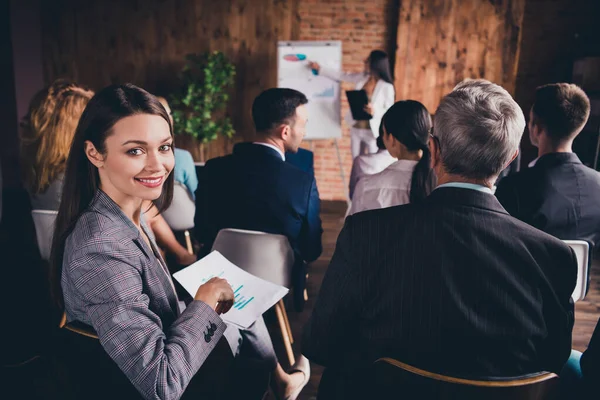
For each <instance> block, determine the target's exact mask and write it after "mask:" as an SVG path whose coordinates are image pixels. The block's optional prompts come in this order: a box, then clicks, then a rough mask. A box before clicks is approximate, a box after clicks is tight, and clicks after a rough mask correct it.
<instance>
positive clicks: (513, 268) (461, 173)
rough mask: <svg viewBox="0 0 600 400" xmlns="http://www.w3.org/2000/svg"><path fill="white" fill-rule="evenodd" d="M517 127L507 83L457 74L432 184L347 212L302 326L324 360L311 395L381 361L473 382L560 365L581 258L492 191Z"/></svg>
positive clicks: (334, 391)
mask: <svg viewBox="0 0 600 400" xmlns="http://www.w3.org/2000/svg"><path fill="white" fill-rule="evenodd" d="M500 110H501V111H500ZM473 115H477V116H478V118H473ZM524 125H525V119H524V116H523V114H522V112H521V111H520V108H519V106H518V105H517V104H516V102H514V100H513V99H512V98H511V97H510V95H509V94H508V93H507V92H506V91H505V90H504V89H502V88H500V87H499V86H497V85H494V84H492V83H490V82H487V81H468V82H464V83H462V84H460V85H459V86H457V88H455V90H454V91H453V92H452V93H450V94H449V95H447V96H446V97H445V98H444V99H442V102H441V103H440V106H439V108H438V110H437V112H436V114H435V121H434V126H435V135H432V138H431V140H430V142H429V147H430V149H431V157H432V161H431V164H432V166H433V168H434V170H435V172H436V175H437V179H438V184H439V186H438V187H437V188H436V189H435V190H434V191H433V192H432V193H431V194H430V195H429V196H428V197H427V198H425V199H424V200H422V201H420V202H411V204H407V205H402V206H396V207H391V208H386V209H380V210H371V211H366V212H363V213H359V214H356V215H353V216H350V217H348V218H347V219H346V224H345V226H344V228H343V230H342V232H341V233H340V236H339V238H338V242H337V244H336V249H335V253H334V255H333V257H332V260H331V264H330V265H329V267H328V269H327V273H326V275H325V278H324V280H323V284H322V286H321V290H320V293H319V298H318V299H317V302H316V304H315V307H314V311H313V315H312V316H311V319H310V321H309V323H308V325H307V326H306V327H305V331H304V338H303V339H304V340H303V346H302V348H303V350H304V352H305V354H306V355H307V357H308V358H309V359H311V360H312V361H314V362H316V363H318V364H322V365H324V366H325V367H326V370H325V372H324V374H323V379H322V381H321V387H320V391H319V398H344V395H346V396H349V395H350V393H356V392H358V391H360V390H361V389H362V388H363V387H364V386H363V385H362V384H361V377H363V376H365V374H366V372H367V371H368V370H369V368H370V366H371V365H372V363H373V362H374V361H375V360H377V359H378V358H380V357H393V358H396V359H398V360H399V361H401V362H404V363H407V364H410V365H413V366H416V367H418V368H421V369H425V370H428V371H432V372H437V373H442V374H445V375H449V376H455V377H471V378H479V379H486V378H489V377H511V376H516V375H522V374H527V373H532V372H538V371H543V370H548V371H553V372H558V371H560V369H561V368H562V366H563V364H564V362H565V361H566V360H567V358H568V357H569V354H570V350H571V330H572V327H573V304H572V301H571V293H572V291H573V289H574V287H575V278H576V271H577V261H576V258H575V255H574V253H573V252H572V251H571V250H570V248H569V247H568V246H567V245H565V244H564V243H562V242H561V241H560V240H558V239H556V238H554V237H552V236H550V235H548V234H545V233H543V232H541V231H539V230H537V229H535V228H533V227H531V226H529V225H527V224H525V223H523V222H521V221H519V220H517V219H515V218H513V217H511V216H510V215H508V213H507V212H506V211H505V210H504V209H503V208H502V206H501V205H500V203H499V202H498V201H497V199H496V198H495V197H494V196H493V195H492V190H491V188H492V187H493V183H494V182H495V180H496V177H497V176H498V174H499V173H500V171H501V170H502V169H503V168H504V167H505V166H506V165H508V164H509V163H510V162H511V161H512V159H513V158H514V157H515V156H516V155H517V151H518V150H517V149H518V144H519V141H520V138H521V134H522V132H523V127H524ZM484 139H485V140H484ZM491 143H493V145H491Z"/></svg>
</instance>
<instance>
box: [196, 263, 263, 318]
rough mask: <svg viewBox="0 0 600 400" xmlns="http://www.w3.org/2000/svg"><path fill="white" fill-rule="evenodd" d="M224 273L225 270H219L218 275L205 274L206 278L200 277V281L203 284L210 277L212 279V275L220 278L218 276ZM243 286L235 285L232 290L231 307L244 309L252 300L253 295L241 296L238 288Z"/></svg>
mask: <svg viewBox="0 0 600 400" xmlns="http://www.w3.org/2000/svg"><path fill="white" fill-rule="evenodd" d="M224 273H225V271H221V273H220V274H218V275H210V276H207V277H206V278H203V279H202V283H203V284H204V283H206V282H208V281H209V280H210V279H212V278H214V277H217V278H220V277H222V276H223V274H224ZM243 287H244V285H240V286H238V287H237V289H235V291H234V292H233V294H234V298H233V301H234V304H233V308H235V309H236V310H243V309H244V307H246V306H247V305H248V304H250V302H251V301H252V300H254V296H252V297H250V298H247V297H245V296H243V295H242V294H241V292H240V290H241V289H242V288H243Z"/></svg>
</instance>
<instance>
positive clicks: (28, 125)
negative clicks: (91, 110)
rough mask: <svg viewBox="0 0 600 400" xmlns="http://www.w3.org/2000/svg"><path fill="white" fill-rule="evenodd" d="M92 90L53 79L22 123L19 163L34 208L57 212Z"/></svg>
mask: <svg viewBox="0 0 600 400" xmlns="http://www.w3.org/2000/svg"><path fill="white" fill-rule="evenodd" d="M93 95H94V92H92V91H90V90H87V89H85V88H84V87H82V86H80V85H78V84H76V83H74V82H71V81H68V80H62V79H59V80H56V81H55V82H53V83H52V84H51V85H50V86H48V87H46V88H44V89H42V90H41V91H39V92H38V93H37V94H36V95H35V97H34V98H33V99H32V101H31V104H30V105H29V111H28V113H27V115H26V116H25V118H24V119H23V121H22V122H21V133H20V134H21V159H22V160H21V166H22V171H23V178H24V181H25V187H26V189H27V190H28V192H29V195H30V198H31V205H32V207H33V209H42V210H53V211H57V210H58V207H59V205H60V201H61V197H62V190H63V179H64V170H65V164H66V161H67V157H68V155H69V150H70V148H71V141H72V139H73V135H74V134H75V129H76V128H77V123H78V122H79V118H80V117H81V114H82V113H83V110H84V108H85V106H86V105H87V103H88V102H89V100H90V99H91V98H92V96H93Z"/></svg>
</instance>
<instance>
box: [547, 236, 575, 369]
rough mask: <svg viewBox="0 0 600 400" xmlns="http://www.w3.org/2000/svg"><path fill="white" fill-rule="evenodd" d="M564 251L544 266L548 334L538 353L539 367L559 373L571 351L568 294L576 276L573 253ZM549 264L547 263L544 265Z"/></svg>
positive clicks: (570, 301) (572, 315)
mask: <svg viewBox="0 0 600 400" xmlns="http://www.w3.org/2000/svg"><path fill="white" fill-rule="evenodd" d="M567 250H568V253H567V252H564V253H561V255H556V257H553V258H554V259H555V260H556V262H555V263H554V265H553V266H552V267H551V268H552V269H551V268H546V269H545V271H546V276H547V277H548V279H549V281H550V287H551V290H552V292H551V293H546V294H544V295H543V297H542V298H544V299H545V300H544V302H543V307H544V308H543V313H544V320H545V321H546V329H547V332H548V336H547V337H546V340H545V343H544V346H543V347H542V348H541V351H540V355H541V356H542V357H543V358H545V360H543V365H542V368H544V369H545V370H547V371H551V372H556V373H559V372H560V371H561V369H562V367H563V366H564V364H565V363H566V362H567V359H568V358H569V355H570V354H571V345H572V336H573V324H574V322H575V307H574V305H573V299H572V298H571V295H572V294H573V290H575V283H576V280H577V257H576V256H575V252H574V251H573V250H572V249H571V248H568V247H567ZM547 267H550V266H547Z"/></svg>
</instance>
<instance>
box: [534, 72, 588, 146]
mask: <svg viewBox="0 0 600 400" xmlns="http://www.w3.org/2000/svg"><path fill="white" fill-rule="evenodd" d="M532 111H533V121H532V122H533V124H535V125H540V126H542V127H543V128H544V129H545V130H546V133H547V134H548V136H549V137H550V139H552V140H553V141H555V142H561V141H564V140H567V139H572V138H574V137H575V136H577V134H579V132H581V130H582V129H583V127H584V125H585V123H586V122H587V120H588V117H589V116H590V100H589V99H588V97H587V95H586V94H585V92H584V91H583V89H581V88H580V87H579V86H577V85H574V84H572V83H552V84H548V85H543V86H539V87H538V88H537V89H536V91H535V101H534V103H533V107H532Z"/></svg>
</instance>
